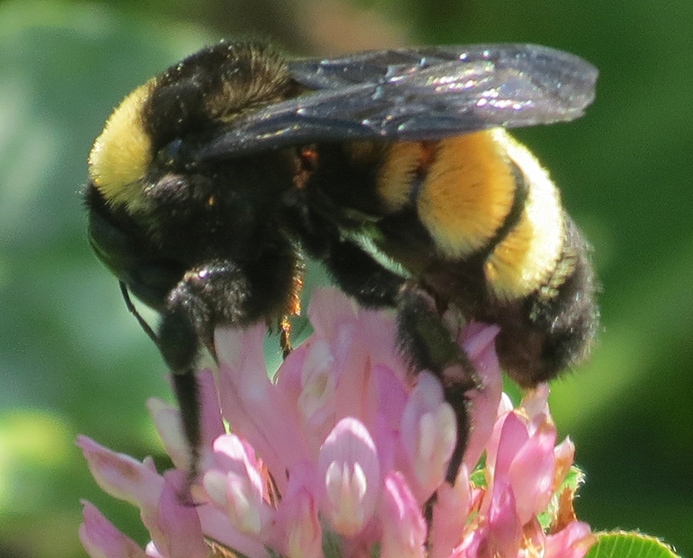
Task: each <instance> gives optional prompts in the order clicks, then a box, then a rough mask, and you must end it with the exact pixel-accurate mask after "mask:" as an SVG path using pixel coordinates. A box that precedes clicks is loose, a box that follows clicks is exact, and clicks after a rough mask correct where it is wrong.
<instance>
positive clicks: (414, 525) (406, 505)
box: [380, 472, 426, 558]
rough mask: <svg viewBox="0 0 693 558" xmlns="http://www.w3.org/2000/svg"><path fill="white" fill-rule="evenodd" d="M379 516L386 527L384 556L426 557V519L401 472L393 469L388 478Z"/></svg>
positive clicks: (383, 541) (384, 557)
mask: <svg viewBox="0 0 693 558" xmlns="http://www.w3.org/2000/svg"><path fill="white" fill-rule="evenodd" d="M380 518H381V522H382V526H383V536H382V540H381V546H380V556H381V558H417V557H422V558H423V556H425V547H424V545H425V542H426V521H425V520H424V518H423V515H422V514H421V507H420V505H419V503H418V502H417V501H416V498H414V495H413V494H412V493H411V491H410V490H409V487H408V486H407V483H406V481H405V480H404V477H403V476H402V475H401V474H400V473H397V472H394V473H393V472H391V473H388V475H387V477H386V478H385V486H384V490H383V496H382V500H381V503H380Z"/></svg>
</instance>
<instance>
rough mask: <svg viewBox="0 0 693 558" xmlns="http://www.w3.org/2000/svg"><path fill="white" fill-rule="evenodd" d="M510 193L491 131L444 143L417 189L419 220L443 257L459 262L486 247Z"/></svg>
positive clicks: (505, 165)
mask: <svg viewBox="0 0 693 558" xmlns="http://www.w3.org/2000/svg"><path fill="white" fill-rule="evenodd" d="M515 188H516V185H515V176H514V174H513V170H512V167H511V166H510V164H509V160H508V158H507V156H506V154H505V149H504V148H503V147H502V145H500V144H499V143H498V141H497V139H496V133H495V131H483V132H475V133H472V134H466V135H464V136H458V137H452V138H447V139H444V140H441V141H440V142H439V144H438V149H437V153H436V157H435V161H434V162H433V164H432V165H431V167H430V169H429V170H428V174H427V176H426V178H425V180H424V183H423V185H422V187H421V192H420V193H419V197H418V211H419V218H420V219H421V222H422V223H423V224H424V225H425V227H426V228H427V229H428V231H429V232H430V233H431V236H432V237H433V238H434V240H435V242H436V245H437V246H438V248H439V249H440V251H441V252H442V254H443V255H444V256H446V257H448V258H450V259H457V258H464V257H466V256H469V255H470V254H473V253H474V252H476V251H479V250H481V249H482V248H484V247H486V246H487V244H488V242H489V240H490V239H491V238H493V236H494V234H496V231H497V230H498V229H499V228H500V227H501V226H502V225H503V223H504V222H505V219H506V218H507V216H508V214H509V213H510V210H511V208H512V205H513V200H514V197H515Z"/></svg>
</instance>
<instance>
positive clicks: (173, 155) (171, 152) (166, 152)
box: [156, 138, 183, 166]
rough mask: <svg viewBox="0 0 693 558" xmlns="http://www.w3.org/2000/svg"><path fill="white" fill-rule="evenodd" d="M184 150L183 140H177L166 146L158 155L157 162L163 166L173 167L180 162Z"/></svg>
mask: <svg viewBox="0 0 693 558" xmlns="http://www.w3.org/2000/svg"><path fill="white" fill-rule="evenodd" d="M182 150H183V140H182V139H180V138H176V139H174V140H173V141H170V142H168V143H167V144H166V145H164V146H163V147H162V148H161V149H159V152H158V153H157V155H156V158H157V161H158V162H159V163H160V164H161V165H165V166H171V165H173V164H174V163H175V162H176V161H178V160H179V158H180V154H181V151H182Z"/></svg>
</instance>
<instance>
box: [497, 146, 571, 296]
mask: <svg viewBox="0 0 693 558" xmlns="http://www.w3.org/2000/svg"><path fill="white" fill-rule="evenodd" d="M503 136H504V139H502V140H500V141H502V142H503V143H504V145H505V149H506V150H507V153H508V155H509V156H510V158H511V159H512V160H513V161H514V162H515V164H517V166H518V167H519V168H520V169H521V170H522V172H523V174H524V175H525V180H526V181H527V185H528V195H527V201H526V203H525V207H524V210H523V211H522V215H521V216H520V220H519V222H518V223H517V225H516V226H515V227H513V228H512V230H511V231H510V232H509V233H508V234H507V236H506V237H505V238H504V239H503V240H502V241H501V242H500V243H499V244H498V245H497V246H496V248H495V249H494V251H493V253H492V254H491V255H490V256H489V257H488V259H487V260H486V263H485V265H484V273H485V275H486V281H487V283H488V287H489V290H490V292H491V293H493V295H494V296H495V297H496V298H497V299H498V300H513V299H517V298H521V297H523V296H526V295H529V294H530V293H531V292H532V291H534V290H536V289H538V288H539V287H542V286H543V285H545V284H546V283H547V281H549V280H550V278H551V274H552V273H553V271H554V270H555V269H556V262H557V261H558V259H559V258H560V256H561V252H562V250H563V242H564V234H565V222H564V218H563V210H562V209H561V201H560V198H559V193H558V189H557V188H556V186H555V185H554V183H553V182H552V181H551V179H550V178H549V175H548V173H547V172H546V170H545V169H544V168H542V166H541V164H540V163H539V161H538V160H537V159H536V158H535V157H534V155H532V154H531V153H530V152H529V151H528V150H527V149H526V148H525V147H524V146H522V145H520V144H519V143H517V142H516V141H515V140H513V139H512V138H511V137H510V136H509V135H507V134H505V133H504V134H503ZM499 137H500V136H499Z"/></svg>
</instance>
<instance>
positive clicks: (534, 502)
mask: <svg viewBox="0 0 693 558" xmlns="http://www.w3.org/2000/svg"><path fill="white" fill-rule="evenodd" d="M555 442H556V429H555V428H554V427H553V425H552V424H546V423H545V425H544V426H543V427H540V428H539V429H538V430H537V431H535V432H534V435H533V436H532V437H531V438H530V439H529V440H528V441H527V443H525V444H524V446H522V448H520V450H519V451H518V452H517V454H516V455H515V458H514V459H513V462H512V464H511V465H510V468H509V469H508V472H507V474H508V478H509V479H510V484H511V485H512V487H513V493H514V494H515V500H516V504H517V513H518V515H519V517H520V521H521V522H522V523H523V524H524V523H526V522H527V521H529V520H530V518H531V517H533V516H535V515H537V514H539V513H541V512H542V511H543V510H544V509H546V507H547V506H548V505H549V502H550V501H551V496H552V493H553V481H554V471H555V468H554V454H553V449H554V444H555Z"/></svg>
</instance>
